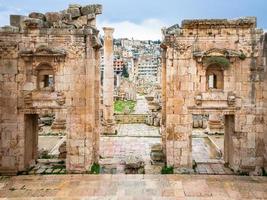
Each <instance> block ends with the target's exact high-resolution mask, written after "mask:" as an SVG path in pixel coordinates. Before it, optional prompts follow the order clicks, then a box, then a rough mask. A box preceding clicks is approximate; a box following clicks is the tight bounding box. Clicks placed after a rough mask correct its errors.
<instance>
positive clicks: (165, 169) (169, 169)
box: [161, 166, 173, 174]
mask: <svg viewBox="0 0 267 200" xmlns="http://www.w3.org/2000/svg"><path fill="white" fill-rule="evenodd" d="M161 174H173V167H168V166H164V167H162V169H161Z"/></svg>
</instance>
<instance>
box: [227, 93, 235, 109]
mask: <svg viewBox="0 0 267 200" xmlns="http://www.w3.org/2000/svg"><path fill="white" fill-rule="evenodd" d="M235 102H236V95H235V94H234V93H232V92H229V93H228V97H227V103H228V105H229V106H234V105H235Z"/></svg>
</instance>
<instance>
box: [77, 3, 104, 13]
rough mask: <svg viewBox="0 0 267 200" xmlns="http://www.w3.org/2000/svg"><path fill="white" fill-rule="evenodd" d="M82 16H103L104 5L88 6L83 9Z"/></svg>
mask: <svg viewBox="0 0 267 200" xmlns="http://www.w3.org/2000/svg"><path fill="white" fill-rule="evenodd" d="M81 13H82V15H89V14H92V13H94V14H96V15H98V14H102V5H100V4H95V5H88V6H84V7H82V8H81Z"/></svg>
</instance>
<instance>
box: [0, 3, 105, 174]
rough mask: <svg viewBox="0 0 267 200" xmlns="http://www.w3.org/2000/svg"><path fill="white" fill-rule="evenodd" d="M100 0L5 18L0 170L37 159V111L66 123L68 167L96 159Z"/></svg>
mask: <svg viewBox="0 0 267 200" xmlns="http://www.w3.org/2000/svg"><path fill="white" fill-rule="evenodd" d="M101 12H102V6H101V5H88V6H83V7H82V6H80V5H70V6H69V8H68V9H67V10H64V11H61V12H48V13H45V14H42V13H31V14H29V16H18V15H11V16H10V26H5V27H2V28H1V29H0V58H1V60H0V100H1V104H0V121H1V124H0V126H1V127H0V128H1V144H0V152H1V154H0V173H1V174H15V173H17V172H18V171H24V170H26V169H27V168H28V167H29V166H30V165H31V164H32V163H34V162H35V160H36V158H37V143H38V141H37V140H38V134H37V118H38V115H43V114H49V113H55V122H54V126H55V127H56V128H62V129H64V128H66V133H67V144H66V149H67V160H66V168H67V171H68V172H79V173H82V172H85V171H87V170H88V169H89V168H90V166H91V165H92V163H94V162H97V160H98V140H99V139H98V138H99V126H100V121H99V120H100V119H99V115H98V110H99V103H100V102H99V92H100V91H99V85H100V83H99V81H100V80H99V48H100V47H101V42H100V41H99V39H98V32H99V31H98V30H97V29H96V23H95V22H96V15H98V14H101Z"/></svg>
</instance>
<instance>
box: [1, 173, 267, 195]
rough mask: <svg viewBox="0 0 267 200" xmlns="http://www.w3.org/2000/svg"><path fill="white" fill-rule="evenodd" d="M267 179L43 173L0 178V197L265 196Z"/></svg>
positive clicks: (266, 193)
mask: <svg viewBox="0 0 267 200" xmlns="http://www.w3.org/2000/svg"><path fill="white" fill-rule="evenodd" d="M266 188H267V178H266V177H248V176H212V175H209V176H205V175H44V176H16V177H11V178H4V177H0V198H1V199H7V198H8V199H25V200H26V199H27V200H28V199H94V200H97V199H101V200H108V199H109V200H113V199H114V200H115V199H121V200H135V199H136V200H150V199H151V200H157V199H166V200H167V199H168V200H198V199H200V200H233V199H238V200H253V199H267V190H266Z"/></svg>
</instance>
